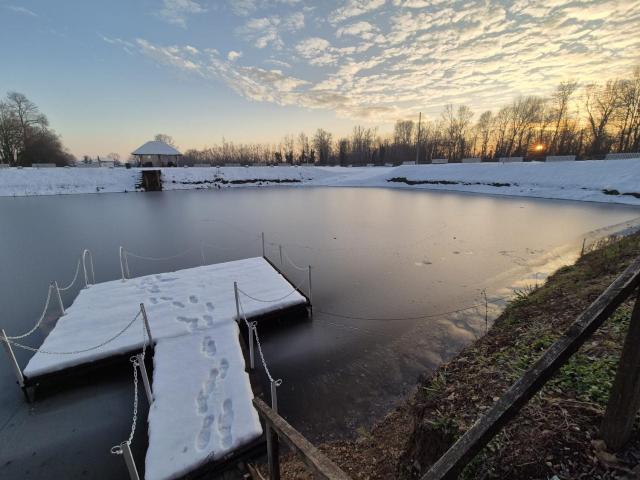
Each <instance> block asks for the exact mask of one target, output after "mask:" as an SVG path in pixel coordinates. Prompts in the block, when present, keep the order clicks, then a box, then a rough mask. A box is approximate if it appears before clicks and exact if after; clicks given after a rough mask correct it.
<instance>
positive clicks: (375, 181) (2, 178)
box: [0, 159, 640, 205]
mask: <svg viewBox="0 0 640 480" xmlns="http://www.w3.org/2000/svg"><path fill="white" fill-rule="evenodd" d="M139 178H140V171H139V170H138V169H130V170H126V169H123V168H102V169H99V168H55V169H45V168H43V169H31V168H24V169H15V168H10V169H6V168H5V169H0V196H24V195H55V194H70V193H103V192H104V193H106V192H132V191H136V184H137V182H138V181H139ZM162 179H163V188H164V190H187V189H212V188H229V187H235V188H238V187H248V186H249V187H260V186H272V185H288V186H298V187H301V186H345V187H387V188H414V189H428V190H453V191H463V192H474V193H485V194H492V195H515V196H525V197H541V198H555V199H565V200H579V201H592V202H607V203H624V204H630V205H640V159H631V160H606V161H603V160H593V161H582V162H551V163H544V162H531V163H472V164H448V165H447V164H445V165H413V166H399V167H355V168H346V167H220V168H216V167H191V168H164V169H162Z"/></svg>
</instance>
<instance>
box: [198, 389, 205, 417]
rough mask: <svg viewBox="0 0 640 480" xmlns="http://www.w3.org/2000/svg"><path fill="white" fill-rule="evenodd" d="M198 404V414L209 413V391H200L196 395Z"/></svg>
mask: <svg viewBox="0 0 640 480" xmlns="http://www.w3.org/2000/svg"><path fill="white" fill-rule="evenodd" d="M196 406H197V409H196V410H197V412H198V415H204V414H205V413H207V393H206V392H205V391H204V390H200V391H199V392H198V396H197V397H196Z"/></svg>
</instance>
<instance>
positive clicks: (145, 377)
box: [136, 353, 153, 405]
mask: <svg viewBox="0 0 640 480" xmlns="http://www.w3.org/2000/svg"><path fill="white" fill-rule="evenodd" d="M136 358H137V359H138V368H140V373H141V374H142V383H144V391H145V392H146V394H147V400H148V402H149V405H151V404H152V403H153V391H152V390H151V384H150V383H149V376H148V375H147V366H146V365H145V363H144V355H142V354H141V353H139V354H138V355H136Z"/></svg>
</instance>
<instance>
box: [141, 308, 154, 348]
mask: <svg viewBox="0 0 640 480" xmlns="http://www.w3.org/2000/svg"><path fill="white" fill-rule="evenodd" d="M140 312H141V313H142V321H143V322H144V328H145V329H146V330H147V335H148V336H149V345H151V344H152V343H153V337H152V336H151V327H150V326H149V318H147V310H146V309H145V308H144V303H141V304H140Z"/></svg>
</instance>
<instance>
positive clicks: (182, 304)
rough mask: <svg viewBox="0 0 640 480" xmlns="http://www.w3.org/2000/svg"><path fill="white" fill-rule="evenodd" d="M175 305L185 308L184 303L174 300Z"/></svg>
mask: <svg viewBox="0 0 640 480" xmlns="http://www.w3.org/2000/svg"><path fill="white" fill-rule="evenodd" d="M173 306H174V307H178V308H184V303H182V302H178V301H175V302H173Z"/></svg>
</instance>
